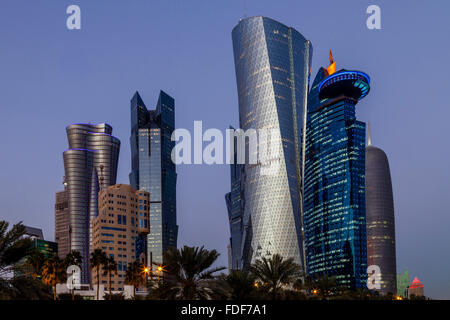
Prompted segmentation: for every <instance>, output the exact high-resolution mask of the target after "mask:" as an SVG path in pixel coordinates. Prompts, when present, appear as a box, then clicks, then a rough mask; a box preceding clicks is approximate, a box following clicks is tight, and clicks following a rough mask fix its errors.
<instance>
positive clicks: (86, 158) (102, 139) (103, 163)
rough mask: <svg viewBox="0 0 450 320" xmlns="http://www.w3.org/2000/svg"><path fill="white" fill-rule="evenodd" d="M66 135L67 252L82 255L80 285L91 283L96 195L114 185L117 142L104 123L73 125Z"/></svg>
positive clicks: (118, 144)
mask: <svg viewBox="0 0 450 320" xmlns="http://www.w3.org/2000/svg"><path fill="white" fill-rule="evenodd" d="M66 131H67V138H68V141H69V149H68V150H66V151H64V153H63V157H64V169H65V179H66V180H65V181H66V183H67V198H68V207H69V230H70V233H69V239H70V250H77V251H79V252H80V253H81V256H82V265H81V282H82V283H90V278H89V275H90V274H89V255H90V251H91V248H92V230H91V227H92V220H93V219H94V218H95V217H96V216H97V215H98V192H99V191H100V189H101V188H104V187H107V186H110V185H113V184H115V183H116V177H117V165H118V159H119V150H120V140H119V139H117V138H116V137H113V136H112V135H111V133H112V127H111V126H110V125H108V124H106V123H103V124H95V125H94V124H72V125H70V126H68V127H67V128H66Z"/></svg>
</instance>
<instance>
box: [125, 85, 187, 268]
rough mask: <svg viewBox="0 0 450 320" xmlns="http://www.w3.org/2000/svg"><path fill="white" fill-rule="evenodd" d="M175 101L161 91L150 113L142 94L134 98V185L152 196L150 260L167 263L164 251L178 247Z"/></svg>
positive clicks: (148, 247) (131, 139)
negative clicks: (173, 158) (154, 107)
mask: <svg viewBox="0 0 450 320" xmlns="http://www.w3.org/2000/svg"><path fill="white" fill-rule="evenodd" d="M174 127H175V100H174V99H173V98H172V97H171V96H169V95H168V94H166V93H165V92H163V91H161V92H160V94H159V98H158V103H157V105H156V110H152V111H149V110H147V107H146V106H145V104H144V102H143V101H142V99H141V97H140V95H139V93H138V92H136V93H135V94H134V96H133V98H132V99H131V137H130V144H131V173H130V184H131V186H132V187H133V188H135V189H137V190H145V191H147V192H149V193H150V226H151V228H150V233H149V234H148V235H147V255H148V257H147V261H148V262H149V263H150V262H156V263H163V252H164V251H166V250H167V249H168V248H169V247H176V246H177V236H178V225H177V210H176V183H177V174H176V168H175V164H174V163H173V162H172V158H171V152H172V149H173V147H174V145H175V142H174V141H172V140H171V136H172V132H173V130H174Z"/></svg>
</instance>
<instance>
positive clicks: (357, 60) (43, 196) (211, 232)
mask: <svg viewBox="0 0 450 320" xmlns="http://www.w3.org/2000/svg"><path fill="white" fill-rule="evenodd" d="M5 3H6V6H7V7H8V9H9V10H1V12H2V13H0V15H1V16H2V19H0V20H1V21H2V22H0V24H1V26H2V29H3V30H4V33H5V37H6V39H7V40H8V44H7V45H6V44H2V46H4V48H5V50H3V52H4V53H3V59H2V61H1V62H0V63H1V65H2V68H3V70H5V73H4V74H5V75H7V76H5V77H3V76H2V77H0V82H1V84H2V86H3V87H5V88H8V89H10V90H7V92H5V95H3V96H2V97H1V98H0V99H1V100H0V103H1V104H2V106H4V108H2V116H3V117H8V119H10V121H8V122H11V123H6V124H5V126H4V127H2V129H0V130H2V131H1V133H2V134H4V135H5V136H10V135H11V132H15V131H16V130H15V129H13V127H12V124H13V123H14V122H17V121H22V123H23V124H24V125H25V126H26V127H27V128H29V130H32V131H33V132H34V135H33V138H34V143H32V144H31V143H29V142H27V140H26V139H25V137H24V134H23V133H21V132H17V136H16V137H15V140H16V142H17V144H18V146H15V145H13V143H12V142H9V141H6V142H5V145H4V148H5V150H6V149H7V150H10V151H11V152H12V153H13V154H15V155H17V158H16V157H11V159H3V160H2V167H4V168H11V169H15V170H2V178H3V180H4V181H6V182H7V184H8V187H12V188H13V189H16V188H20V187H21V186H23V184H26V185H30V186H32V187H34V188H37V189H38V190H37V191H36V193H35V195H28V196H27V201H23V203H19V201H17V200H15V199H16V197H15V196H14V195H13V194H12V193H11V192H10V191H8V190H3V195H4V198H2V199H4V203H5V206H4V208H3V210H4V212H5V213H4V214H3V215H2V216H4V218H5V219H6V220H9V221H12V222H16V221H19V220H23V221H24V223H25V224H27V225H34V226H39V227H42V228H43V229H44V231H45V235H46V237H47V238H50V235H52V234H53V219H54V217H53V202H54V198H52V197H54V196H52V194H53V193H54V192H55V191H57V190H58V189H59V188H60V187H61V176H62V174H61V173H62V172H63V169H62V159H61V155H60V152H61V150H64V149H63V148H64V147H65V144H66V142H65V141H64V137H62V138H61V137H58V135H59V136H62V134H61V130H62V129H63V128H64V126H66V125H67V124H69V123H72V122H75V121H79V122H87V121H92V122H93V123H96V122H102V121H106V122H108V123H111V124H112V126H113V127H114V130H115V132H116V135H117V136H118V137H120V139H121V141H122V142H123V145H122V147H121V149H122V154H121V155H120V160H119V178H118V183H128V180H127V179H128V177H127V175H128V173H129V169H130V168H131V166H130V161H129V160H127V159H126V158H127V157H128V158H129V154H128V153H127V152H123V150H125V151H127V150H129V145H128V144H127V143H128V142H127V138H128V136H129V133H128V132H129V125H128V124H127V122H128V120H127V119H128V117H129V115H128V112H129V110H128V108H127V107H126V106H127V104H128V99H129V96H130V94H131V93H132V92H134V91H135V90H136V89H138V90H139V92H141V94H142V97H144V100H146V99H147V101H151V99H153V97H155V96H156V95H157V93H158V92H159V90H160V88H164V89H166V90H167V92H169V93H170V95H172V96H174V97H175V98H176V99H177V101H178V106H179V108H178V109H177V112H178V114H177V116H176V117H177V126H178V127H185V128H190V127H191V126H192V122H193V120H196V119H202V117H204V122H205V123H206V125H207V126H208V127H215V128H223V129H225V128H227V127H228V125H229V124H232V125H236V124H237V123H238V121H237V110H238V109H237V94H236V88H235V76H234V68H233V61H232V48H231V45H230V39H231V34H230V33H231V29H232V27H233V26H234V25H235V24H236V23H237V22H238V20H239V18H241V17H242V16H243V10H242V4H241V3H231V5H230V7H229V8H228V7H227V8H222V7H220V8H219V9H220V10H218V11H220V12H223V13H224V14H223V16H219V15H218V14H215V15H212V16H208V13H209V12H210V11H212V10H213V7H211V6H209V5H206V8H198V7H197V6H196V4H193V7H192V8H191V7H189V6H187V5H185V4H181V3H176V4H170V5H164V4H161V3H157V4H153V5H150V4H146V3H143V2H141V3H139V4H133V5H131V7H130V8H125V9H124V8H123V7H122V6H121V5H118V4H111V5H110V7H109V8H106V7H107V6H106V5H105V4H106V3H105V2H104V3H101V2H99V3H96V4H90V3H89V2H85V1H80V5H81V7H82V9H83V12H85V13H86V21H85V24H83V29H82V30H81V32H79V33H78V34H76V33H73V34H72V33H70V32H68V31H67V30H66V29H64V26H63V23H60V22H61V21H63V20H64V19H63V17H61V16H60V12H61V11H63V9H64V8H63V7H64V5H61V6H57V5H56V6H53V5H50V4H47V5H46V6H43V7H39V6H37V5H34V4H31V5H29V6H30V7H31V8H32V9H33V10H30V12H34V13H36V15H37V16H39V15H43V16H46V17H50V18H51V19H46V20H49V21H51V22H42V21H41V19H37V18H33V16H32V15H31V13H30V12H23V11H22V10H20V9H19V8H18V7H16V6H15V5H14V4H13V2H5ZM324 4H326V6H329V7H330V8H333V10H331V9H330V10H329V12H324V11H323V10H322V6H323V5H324ZM2 5H3V4H2ZM27 5H28V4H27ZM367 5H368V4H367V3H363V4H360V3H357V2H353V6H354V7H353V8H350V9H349V8H347V9H346V10H345V11H344V9H340V8H338V7H337V5H335V4H333V3H332V2H323V3H322V4H321V5H316V4H305V3H303V4H294V3H292V2H286V6H284V8H277V7H276V6H275V5H272V4H270V3H269V2H262V3H260V4H258V3H256V2H250V3H249V5H248V12H247V14H248V15H250V14H252V15H259V14H261V15H265V16H268V17H273V18H274V19H276V20H278V21H281V22H283V23H284V24H286V25H289V26H292V27H294V28H295V29H297V30H299V31H300V32H301V33H302V34H304V35H305V37H307V38H308V39H312V40H313V43H314V46H315V53H316V55H315V59H314V61H313V68H312V70H316V69H317V66H318V65H320V64H323V63H324V62H325V61H326V59H327V52H328V50H329V49H330V48H332V49H333V51H334V52H335V55H336V57H337V59H338V60H339V61H340V62H341V63H342V65H351V66H355V69H361V70H366V71H367V72H369V73H370V74H371V77H372V79H373V81H374V82H375V83H376V91H375V92H373V93H372V96H371V97H368V98H367V100H366V101H365V104H366V105H367V108H366V107H363V108H361V110H359V111H360V112H361V113H360V115H361V118H362V119H363V120H364V121H366V120H370V122H371V124H372V131H373V141H374V144H376V145H377V146H380V147H382V148H383V149H384V150H385V151H386V153H387V155H388V157H389V160H390V164H391V171H392V180H393V186H394V197H395V199H394V203H395V207H396V208H395V212H396V222H397V240H398V244H397V258H398V263H397V268H398V269H397V272H398V273H401V272H402V270H404V269H405V268H409V270H410V273H411V275H412V278H414V277H415V276H417V277H418V278H419V279H420V280H421V281H423V283H424V284H425V285H426V287H427V295H428V294H429V295H430V296H431V297H438V298H439V297H447V298H450V294H449V290H448V289H446V288H447V287H448V286H449V284H450V279H449V277H448V276H447V275H446V273H445V270H446V269H448V266H449V262H448V259H446V258H442V257H441V254H440V252H445V248H446V245H445V244H446V243H448V238H447V236H446V234H445V229H444V226H447V225H448V221H449V220H448V218H447V212H448V207H447V206H446V204H445V202H444V201H443V199H445V194H446V192H447V191H448V186H449V183H448V180H449V179H448V178H449V172H448V171H449V170H447V167H446V165H445V162H444V160H443V158H446V157H447V156H446V155H447V151H446V150H443V151H442V152H443V153H444V154H443V156H442V157H438V156H437V155H436V156H433V157H432V160H433V163H432V164H430V165H428V164H427V161H426V160H427V159H429V154H428V155H425V154H424V152H423V148H424V146H427V145H428V144H427V142H428V141H440V143H442V139H443V137H445V136H446V133H445V131H444V128H445V123H444V122H442V121H443V119H444V118H445V117H443V116H442V114H445V112H446V111H445V109H443V102H442V101H440V100H439V98H440V94H441V92H444V91H443V90H441V87H443V85H444V83H445V81H444V75H445V74H446V73H447V72H445V71H446V70H447V69H448V66H447V64H446V63H445V52H447V51H446V49H447V46H446V45H445V44H443V43H441V42H438V40H437V36H436V35H439V34H440V32H442V31H440V30H444V28H443V24H444V22H443V21H441V20H440V19H438V18H436V17H441V16H442V15H443V12H444V11H445V10H442V9H441V7H440V6H438V5H431V6H430V7H426V6H423V5H420V4H410V3H407V2H403V3H402V4H398V3H396V4H390V3H388V2H385V1H384V2H383V1H380V6H381V8H382V12H383V29H382V30H380V31H370V30H367V29H365V19H366V15H365V8H366V7H367ZM442 5H445V6H448V4H447V3H444V4H442ZM141 6H142V7H143V8H146V9H148V10H147V11H146V13H144V12H138V15H145V14H148V15H150V16H151V17H153V19H154V21H153V22H152V21H151V20H152V19H147V20H149V21H147V20H146V19H140V20H139V21H137V22H136V21H134V20H133V19H131V20H133V21H134V22H135V24H133V23H129V21H131V20H130V19H128V18H127V14H130V15H131V14H135V13H136V10H135V9H136V8H139V7H141ZM403 6H406V7H410V6H412V8H413V9H415V10H412V11H411V13H410V14H405V13H404V10H403ZM349 7H352V6H349ZM61 8H62V9H61ZM194 8H195V9H197V10H193V9H194ZM305 8H306V9H307V10H308V12H312V13H314V14H313V15H312V16H314V15H315V14H321V15H323V19H320V20H321V24H324V23H326V27H327V28H328V32H324V31H323V29H322V31H319V29H320V28H319V26H318V23H316V22H314V21H313V19H312V17H311V18H309V17H308V14H306V13H305V11H307V10H303V9H305ZM163 9H164V10H166V11H168V12H169V16H170V17H171V18H172V19H173V20H177V19H180V23H184V24H185V25H188V27H186V28H185V30H181V29H180V28H179V27H180V25H179V24H177V25H176V26H173V27H172V26H167V29H164V31H163V32H161V34H160V35H158V33H157V32H156V31H155V30H160V29H158V28H157V24H158V22H162V20H161V18H159V17H158V15H157V14H156V12H161V10H163ZM214 9H215V8H214ZM46 10H47V11H46ZM105 10H106V13H107V14H105V12H104V11H105ZM216 10H217V9H216ZM142 11H145V10H142ZM197 11H198V12H197ZM4 12H9V14H8V15H3V13H4ZM186 12H187V14H186ZM194 12H195V13H194ZM295 12H296V13H297V14H294V13H295ZM299 13H300V14H299ZM344 13H345V15H344ZM122 14H125V18H126V19H124V21H128V22H127V23H126V25H125V23H123V22H122V20H121V18H120V17H121V16H122ZM17 16H20V17H23V20H20V21H17V22H14V21H13V20H12V19H11V17H17ZM200 16H201V17H202V19H206V21H203V23H205V24H210V25H211V26H213V27H211V28H209V29H210V30H203V29H202V25H201V24H199V23H197V22H195V20H196V19H198V18H199V17H200ZM343 16H345V17H346V19H345V21H343V22H342V24H340V22H341V19H338V17H341V18H342V17H343ZM422 16H424V17H428V18H427V20H426V21H427V22H428V24H427V23H425V22H423V21H422V20H421V17H422ZM430 16H433V19H430V18H429V17H430ZM142 17H143V16H142ZM412 17H415V18H416V19H413V20H416V21H419V22H417V23H418V26H417V28H413V29H414V30H413V31H414V32H412V30H411V26H410V25H409V23H410V22H409V21H410V20H411V18H412ZM442 17H443V16H442ZM442 20H444V19H443V18H442ZM55 21H56V22H55ZM113 21H115V22H113ZM117 21H119V22H117ZM115 23H116V24H115ZM189 23H192V25H190V24H189ZM60 24H61V25H62V27H61V26H60ZM161 24H163V23H161ZM7 26H12V27H9V29H11V31H9V29H8V27H7ZM105 26H108V27H105ZM322 26H323V25H322ZM176 27H178V28H176ZM30 28H31V31H30ZM111 28H112V30H110V29H111ZM143 29H145V32H144V31H142V30H143ZM331 29H332V30H331ZM32 32H37V35H38V36H39V37H40V39H42V40H40V41H37V40H33V39H32V38H31V33H32ZM109 32H111V33H113V34H114V37H112V36H111V35H106V36H105V33H108V34H109ZM16 33H17V34H16ZM133 33H136V35H134V36H133V37H131V38H130V39H127V38H128V37H129V35H130V34H133ZM146 33H149V34H146ZM344 34H345V35H346V37H344ZM430 34H431V36H432V38H431V41H430V42H429V46H431V48H432V50H430V48H428V49H427V50H426V51H423V50H424V49H422V48H418V47H417V46H415V45H412V43H414V41H415V39H417V38H418V37H419V38H420V37H423V38H425V37H428V35H430ZM100 35H102V36H103V37H101V39H102V40H100V41H99V42H98V43H95V41H94V39H98V36H100ZM149 36H151V37H153V38H152V40H151V41H150V40H149V39H148V37H149ZM171 36H172V38H171ZM442 36H443V35H442ZM205 37H208V39H209V41H208V43H209V44H208V45H206V44H202V43H201V41H200V39H199V38H205ZM116 38H117V39H118V40H120V41H122V42H123V43H122V44H120V45H118V44H117V43H116ZM137 38H140V39H143V42H142V43H137V42H135V41H136V39H137ZM164 38H171V39H172V41H168V40H165V39H164ZM334 38H335V39H336V40H335V39H334ZM22 39H27V41H24V40H22ZM342 39H345V42H344V43H342V44H339V43H338V42H339V41H342ZM173 40H176V41H173ZM352 41H358V42H359V43H360V45H359V47H358V49H357V51H358V52H355V53H352V52H351V50H349V49H347V48H346V47H347V46H349V47H352V48H353V49H354V47H353V46H352V44H351V43H352ZM189 42H192V43H191V44H190V43H189ZM86 43H87V44H88V48H89V49H91V50H86V49H83V47H84V46H86ZM156 43H162V44H163V45H162V46H157V45H156ZM132 44H136V46H137V50H130V49H129V48H130V47H131V45H132ZM361 44H362V45H361ZM196 46H197V47H196ZM212 46H216V47H215V48H212ZM105 49H106V50H108V52H111V51H113V50H112V49H117V50H116V52H112V53H111V54H110V55H106V56H105V55H104V52H105ZM168 49H169V50H168ZM179 49H184V51H183V55H182V56H181V58H180V60H177V56H178V55H179V53H180V52H181V50H179ZM427 55H431V58H432V59H429V61H427V63H423V60H424V58H423V57H425V56H427ZM209 56H214V60H213V59H211V58H209ZM375 57H376V58H375ZM35 59H41V60H40V61H42V62H41V63H39V64H36V63H33V61H35ZM152 59H153V61H152ZM149 60H150V62H149ZM425 60H427V59H425ZM118 61H121V63H119V62H118ZM123 61H125V62H126V63H123ZM379 61H382V63H380V62H379ZM119 64H123V66H122V65H119ZM205 65H207V66H208V68H205ZM183 67H184V68H185V69H184V71H181V70H182V68H183ZM442 68H443V69H444V72H442ZM13 70H14V72H13ZM437 70H440V72H437ZM196 74H197V76H195V77H194V79H195V80H196V81H191V82H192V83H190V82H189V81H187V80H189V79H190V77H193V75H196ZM430 74H431V75H432V77H430ZM417 75H420V76H419V77H417ZM207 79H214V81H218V83H213V82H214V81H209V82H208V81H206V80H207ZM431 79H433V81H431ZM194 82H196V84H194ZM199 83H202V84H203V87H202V86H199V85H198V84H199ZM54 88H58V90H54ZM202 91H203V92H206V93H207V94H205V95H202V94H201V92H202ZM410 92H425V93H424V94H422V95H419V96H415V95H409V93H410ZM436 96H437V97H436ZM31 98H32V99H31ZM199 98H200V99H199ZM148 99H150V100H148ZM30 100H32V101H33V104H34V105H35V106H36V107H35V108H32V107H30V104H29V101H30ZM441 100H442V99H441ZM55 101H57V102H55ZM424 108H425V109H424ZM424 112H425V113H426V114H427V118H426V121H425V122H424V121H423V114H424ZM49 114H50V115H51V117H50V119H48V118H49ZM105 114H106V117H102V115H105ZM401 117H406V118H403V119H402V118H401ZM28 118H29V119H28ZM42 123H45V125H44V127H45V128H41V127H40V125H41V124H42ZM38 124H39V125H38ZM418 128H424V129H422V130H418ZM444 141H445V140H444ZM19 146H20V148H25V147H27V149H28V150H27V154H33V155H34V159H35V161H34V163H33V166H32V167H33V170H32V168H30V167H29V163H28V162H27V161H25V160H26V157H24V151H23V150H21V149H20V148H19ZM44 153H45V155H44ZM21 157H24V158H23V159H22V158H21ZM13 160H14V161H13ZM18 166H19V167H20V168H21V169H20V170H18V169H17V168H18ZM177 169H178V174H179V176H180V177H182V178H180V185H179V187H178V191H179V197H178V207H179V212H178V217H179V218H180V221H179V225H180V229H181V230H180V237H181V238H180V239H179V243H180V244H185V243H186V244H206V245H207V246H208V247H210V248H217V249H218V250H219V251H220V252H221V254H222V255H221V257H220V261H219V264H220V265H226V260H227V254H226V253H227V251H226V244H227V243H228V238H229V228H228V221H227V214H226V207H225V206H224V201H223V195H224V194H225V193H226V192H227V191H229V166H211V167H209V166H180V167H178V168H177ZM9 171H18V172H15V174H12V172H9ZM34 171H36V172H34ZM17 175H18V177H19V178H20V179H18V180H19V181H15V179H16V178H17ZM212 177H215V178H214V179H212ZM192 181H195V182H196V183H193V182H192ZM219 182H220V183H219ZM211 185H213V186H215V188H212V187H211ZM418 185H421V186H423V187H420V188H418V187H417V186H418ZM208 186H209V187H208ZM413 186H415V187H413ZM212 189H214V191H213V192H212V191H210V190H212ZM418 189H420V192H419V190H418ZM180 190H182V191H180ZM204 194H207V195H208V197H204V196H202V195H204ZM413 234H415V235H417V234H419V236H414V237H413V236H412V235H413ZM417 251H418V252H420V253H421V254H419V255H417ZM417 256H419V257H417ZM438 276H439V277H438Z"/></svg>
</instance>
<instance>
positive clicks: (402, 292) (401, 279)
mask: <svg viewBox="0 0 450 320" xmlns="http://www.w3.org/2000/svg"><path fill="white" fill-rule="evenodd" d="M408 286H409V271H408V269H406V270H405V271H404V272H403V273H400V274H397V294H398V295H399V296H402V297H404V298H407V297H408V292H407V290H408Z"/></svg>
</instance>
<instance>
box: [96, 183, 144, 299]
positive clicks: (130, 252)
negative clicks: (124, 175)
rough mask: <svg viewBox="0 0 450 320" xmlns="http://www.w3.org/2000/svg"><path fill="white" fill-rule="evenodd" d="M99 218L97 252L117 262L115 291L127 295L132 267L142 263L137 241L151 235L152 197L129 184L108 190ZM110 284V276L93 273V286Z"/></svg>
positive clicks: (102, 196)
mask: <svg viewBox="0 0 450 320" xmlns="http://www.w3.org/2000/svg"><path fill="white" fill-rule="evenodd" d="M98 199H99V210H98V211H99V215H98V216H97V217H95V218H94V219H93V221H92V226H93V227H92V231H93V245H92V248H93V250H95V249H101V250H103V251H104V252H105V253H106V255H107V256H108V257H111V258H114V260H115V261H116V262H117V267H118V272H117V274H111V290H116V291H123V288H124V280H125V272H126V270H127V266H128V263H131V262H134V261H135V260H140V261H142V258H143V257H142V256H141V255H144V256H145V253H144V252H139V251H138V250H137V246H138V244H137V242H136V241H137V240H138V239H139V238H142V237H143V236H144V237H145V236H146V235H147V234H148V233H149V231H150V221H149V214H150V197H149V193H148V192H146V191H144V190H136V189H134V188H133V187H131V186H129V185H125V184H116V185H112V186H109V187H107V188H104V189H102V190H101V191H100V193H99V196H98ZM99 276H100V283H101V284H104V285H105V286H106V285H107V284H108V279H109V276H108V275H106V274H104V272H103V271H101V272H100V275H98V274H97V272H96V270H93V272H92V282H93V283H97V278H98V277H99Z"/></svg>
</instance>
